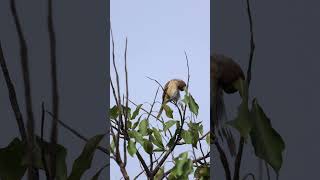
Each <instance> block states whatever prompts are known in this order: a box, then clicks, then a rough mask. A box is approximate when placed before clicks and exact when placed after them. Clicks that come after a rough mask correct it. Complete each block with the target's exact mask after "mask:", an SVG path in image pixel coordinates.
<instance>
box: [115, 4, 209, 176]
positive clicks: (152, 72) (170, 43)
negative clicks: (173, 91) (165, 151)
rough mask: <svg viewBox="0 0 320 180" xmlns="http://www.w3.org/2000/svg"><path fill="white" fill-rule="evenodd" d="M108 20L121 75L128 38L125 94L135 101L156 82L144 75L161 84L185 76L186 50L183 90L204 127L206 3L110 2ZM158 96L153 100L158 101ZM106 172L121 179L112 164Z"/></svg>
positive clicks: (145, 97)
mask: <svg viewBox="0 0 320 180" xmlns="http://www.w3.org/2000/svg"><path fill="white" fill-rule="evenodd" d="M111 23H112V29H113V33H114V37H115V47H116V56H117V64H118V68H121V70H120V72H119V73H120V74H122V75H123V72H124V71H123V52H124V46H125V38H126V37H128V71H129V88H130V91H129V92H130V95H129V96H130V99H132V100H133V101H135V102H136V103H144V102H146V101H148V102H151V101H152V99H153V96H154V94H155V91H156V89H157V84H156V83H155V82H153V81H151V80H149V79H147V78H146V76H150V77H152V78H155V79H157V80H158V81H160V83H162V84H164V83H165V82H166V81H167V80H169V79H172V78H181V79H184V80H187V67H186V60H185V56H184V51H186V52H187V54H188V57H189V65H190V74H191V79H190V88H189V90H190V92H191V93H192V94H193V96H194V97H195V99H196V100H197V102H198V104H199V106H200V110H199V116H198V120H202V121H203V125H204V129H205V131H208V130H209V107H210V103H209V102H210V100H209V95H210V94H209V55H210V1H209V0H200V1H195V0H175V1H170V0H161V1H150V0H135V1H132V0H111ZM112 72H113V71H111V73H112ZM122 77H123V76H122ZM122 80H123V78H122ZM122 82H123V81H122ZM160 94H161V93H160ZM160 94H159V95H158V98H157V100H158V101H161V95H160ZM111 99H112V98H111ZM111 104H113V101H111ZM156 110H157V109H156ZM179 151H182V150H181V149H180V150H179ZM177 153H178V151H177ZM111 162H112V161H111ZM110 170H111V171H110V172H111V177H112V179H120V178H121V174H120V171H119V168H118V167H117V166H116V165H115V163H114V162H112V163H111V169H110ZM139 170H140V166H139V164H138V162H137V161H135V160H133V159H131V158H130V159H129V163H128V171H129V175H130V176H135V175H136V174H137V173H139V172H140V171H139ZM141 179H143V178H141Z"/></svg>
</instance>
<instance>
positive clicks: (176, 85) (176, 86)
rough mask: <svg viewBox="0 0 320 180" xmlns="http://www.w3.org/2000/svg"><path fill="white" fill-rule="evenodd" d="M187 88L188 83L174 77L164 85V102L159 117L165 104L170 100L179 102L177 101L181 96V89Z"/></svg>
mask: <svg viewBox="0 0 320 180" xmlns="http://www.w3.org/2000/svg"><path fill="white" fill-rule="evenodd" d="M185 88H186V83H185V82H184V81H183V80H180V79H172V80H170V81H168V82H167V83H166V84H165V85H164V88H163V94H162V104H161V108H160V110H159V114H158V116H157V119H159V117H160V116H161V113H162V111H163V106H164V105H165V104H166V103H168V102H170V101H173V102H174V103H177V101H178V100H179V98H180V91H184V90H185Z"/></svg>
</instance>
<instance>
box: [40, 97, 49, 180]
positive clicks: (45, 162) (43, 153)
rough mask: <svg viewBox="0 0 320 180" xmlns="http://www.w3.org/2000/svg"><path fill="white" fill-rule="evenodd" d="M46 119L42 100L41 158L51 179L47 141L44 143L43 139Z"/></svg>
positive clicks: (47, 175)
mask: <svg viewBox="0 0 320 180" xmlns="http://www.w3.org/2000/svg"><path fill="white" fill-rule="evenodd" d="M44 120H45V110H44V103H43V102H42V104H41V135H40V138H41V142H40V143H41V144H42V146H41V160H42V164H43V167H44V171H45V173H46V177H47V179H50V172H49V169H48V166H47V165H48V164H47V161H46V156H45V143H44V140H43V133H44V132H43V131H44Z"/></svg>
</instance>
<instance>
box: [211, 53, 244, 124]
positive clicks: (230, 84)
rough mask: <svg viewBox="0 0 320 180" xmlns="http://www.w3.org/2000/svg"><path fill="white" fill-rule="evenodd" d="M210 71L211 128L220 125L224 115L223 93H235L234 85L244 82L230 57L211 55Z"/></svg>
mask: <svg viewBox="0 0 320 180" xmlns="http://www.w3.org/2000/svg"><path fill="white" fill-rule="evenodd" d="M210 61H211V62H210V71H211V75H210V76H211V77H210V79H211V83H210V88H211V90H213V91H212V92H211V108H213V109H212V111H211V112H213V114H212V115H213V116H214V117H213V118H211V124H212V126H211V127H212V128H215V127H216V126H218V125H220V123H221V121H222V120H223V116H224V115H225V106H224V100H223V92H225V93H227V94H233V93H236V92H237V91H238V90H237V89H236V87H235V86H234V83H235V82H236V81H237V80H239V79H242V80H244V79H245V77H244V73H243V71H242V69H241V67H240V66H239V64H237V63H236V62H235V61H234V60H232V59H231V58H230V57H227V56H224V55H220V54H213V55H212V56H211V57H210Z"/></svg>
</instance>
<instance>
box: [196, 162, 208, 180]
mask: <svg viewBox="0 0 320 180" xmlns="http://www.w3.org/2000/svg"><path fill="white" fill-rule="evenodd" d="M194 177H195V178H197V179H199V180H209V179H210V168H209V167H208V166H205V165H203V166H199V167H197V169H196V171H195V172H194Z"/></svg>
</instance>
